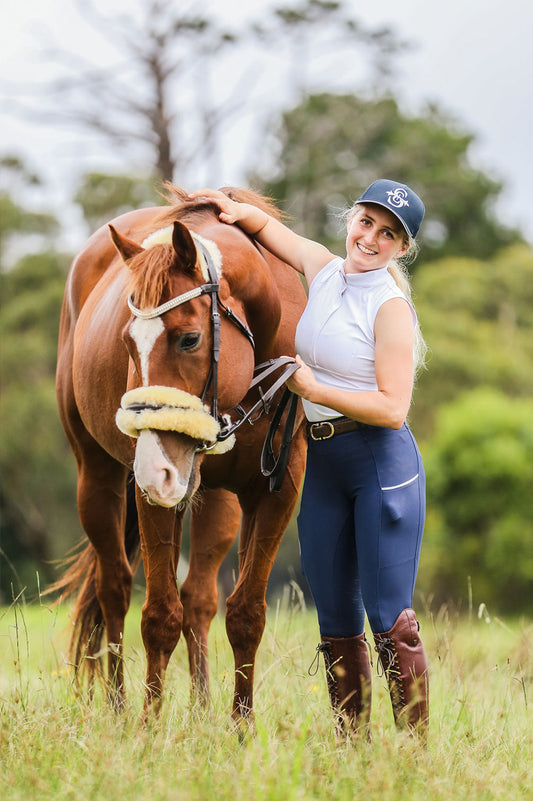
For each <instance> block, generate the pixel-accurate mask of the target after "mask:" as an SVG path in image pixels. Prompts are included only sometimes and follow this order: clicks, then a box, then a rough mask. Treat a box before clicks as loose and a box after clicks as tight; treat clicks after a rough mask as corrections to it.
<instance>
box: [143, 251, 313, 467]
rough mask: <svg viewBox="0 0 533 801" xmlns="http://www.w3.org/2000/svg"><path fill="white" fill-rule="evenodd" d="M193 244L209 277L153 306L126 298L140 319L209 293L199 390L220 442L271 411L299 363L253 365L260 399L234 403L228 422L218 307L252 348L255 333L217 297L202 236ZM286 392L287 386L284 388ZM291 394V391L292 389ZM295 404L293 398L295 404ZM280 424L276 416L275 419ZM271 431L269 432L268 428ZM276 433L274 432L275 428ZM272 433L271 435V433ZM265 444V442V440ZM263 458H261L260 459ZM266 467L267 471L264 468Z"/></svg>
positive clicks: (284, 359) (281, 361)
mask: <svg viewBox="0 0 533 801" xmlns="http://www.w3.org/2000/svg"><path fill="white" fill-rule="evenodd" d="M196 245H197V247H198V248H200V249H201V255H202V257H203V259H204V262H205V265H206V268H207V273H208V276H209V281H207V282H206V283H205V284H202V285H201V286H198V287H195V288H194V289H191V290H189V291H188V292H184V293H182V294H181V295H177V296H176V297H174V298H172V299H171V300H169V301H167V302H166V303H163V304H161V305H160V306H157V307H156V308H154V309H149V310H146V311H145V310H141V309H138V308H137V307H136V306H135V304H134V303H133V300H132V298H131V297H130V298H128V306H129V308H130V311H131V312H132V314H133V315H134V316H135V317H139V318H140V319H143V320H151V319H154V318H155V317H161V316H162V315H163V314H165V313H166V312H168V311H170V310H171V309H175V308H176V307H177V306H180V305H181V304H182V303H187V302H188V301H190V300H193V299H194V298H197V297H200V296H201V295H210V297H211V313H210V318H211V332H212V347H211V366H210V369H209V374H208V376H207V380H206V384H205V387H204V390H203V392H202V396H201V399H202V402H203V403H207V397H208V395H209V394H210V395H211V399H210V409H211V416H212V417H214V418H215V420H217V422H218V423H219V425H220V430H219V433H218V434H217V442H221V441H223V440H226V439H228V437H230V436H231V435H232V434H234V433H235V431H236V430H237V429H238V428H240V426H241V425H242V424H243V423H245V422H249V423H251V424H253V423H255V422H256V420H258V419H259V418H260V417H262V416H263V415H266V414H268V412H269V411H270V407H271V404H272V400H273V398H274V396H275V395H276V393H277V391H278V390H279V389H280V388H281V386H282V385H283V384H284V383H285V381H286V380H287V379H288V378H289V377H290V376H291V375H292V374H293V373H294V372H295V371H296V370H297V369H298V364H297V363H296V362H295V360H294V359H293V358H292V357H290V356H281V357H279V358H277V359H271V360H269V361H267V362H263V363H262V364H259V365H257V366H256V367H255V370H254V373H256V376H255V378H254V379H253V381H252V382H251V384H250V387H249V389H253V388H254V387H256V386H257V387H258V391H259V396H260V397H259V400H258V401H257V403H255V404H254V405H253V406H252V407H251V409H249V410H248V411H247V412H245V411H244V409H243V408H242V407H241V406H236V407H235V409H234V411H236V412H237V414H238V415H239V416H240V419H238V420H237V421H236V422H235V423H233V424H231V423H229V422H228V420H227V419H226V418H225V417H223V416H221V415H220V414H219V412H218V362H219V356H220V311H219V309H220V310H221V311H222V313H223V314H224V316H225V317H226V318H227V319H228V320H229V321H230V322H231V323H233V325H235V326H236V327H237V328H238V329H239V331H241V333H242V334H243V335H244V336H245V337H246V339H247V340H248V341H249V342H250V344H251V346H252V348H255V341H254V336H253V334H252V332H251V331H250V329H249V328H248V326H247V325H246V323H244V322H243V321H242V320H240V319H239V317H237V315H236V314H234V313H233V312H232V311H231V309H230V308H229V307H228V306H226V305H225V304H224V303H223V302H222V301H221V300H220V297H219V292H220V284H219V281H218V275H217V271H216V267H215V265H214V263H213V259H212V257H211V254H210V252H209V250H208V249H207V248H206V247H205V246H204V245H203V243H202V241H201V240H196ZM280 368H284V369H283V372H282V374H281V375H280V376H279V377H278V378H277V380H276V381H274V383H273V384H272V385H271V386H270V387H269V388H268V389H267V390H266V391H264V392H263V390H262V389H261V387H260V386H259V384H260V382H261V381H262V380H263V379H265V378H266V377H268V376H270V375H271V374H272V373H274V372H275V371H276V370H278V369H280ZM287 392H288V390H287ZM291 394H292V393H291ZM291 405H294V408H295V405H296V404H295V402H294V404H291ZM141 406H142V404H137V405H136V410H137V411H139V409H140V407H141ZM146 408H152V409H153V408H155V407H154V406H153V404H147V405H146ZM277 424H278V425H279V420H278V421H277ZM269 433H270V432H269ZM274 433H275V432H274ZM272 436H273V435H272ZM215 444H216V443H213V444H211V445H207V444H205V443H204V444H203V445H202V446H200V447H199V448H197V451H198V452H201V451H206V450H210V449H211V448H213V447H214V446H215ZM265 444H266V443H265ZM262 461H263V460H262ZM265 470H266V472H265ZM265 470H263V473H264V475H267V476H270V475H271V473H272V470H271V469H270V467H267V468H265Z"/></svg>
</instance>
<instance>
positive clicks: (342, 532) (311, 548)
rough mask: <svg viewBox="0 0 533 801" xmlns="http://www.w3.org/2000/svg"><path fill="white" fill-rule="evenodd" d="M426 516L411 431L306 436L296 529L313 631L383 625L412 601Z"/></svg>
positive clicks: (334, 633)
mask: <svg viewBox="0 0 533 801" xmlns="http://www.w3.org/2000/svg"><path fill="white" fill-rule="evenodd" d="M424 518H425V475H424V467H423V465H422V459H421V457H420V453H419V450H418V447H417V444H416V442H415V439H414V437H413V435H412V433H411V431H410V430H409V428H408V427H407V426H406V425H404V426H403V427H402V428H401V429H399V430H393V429H391V428H381V427H378V426H364V427H362V428H361V429H358V430H357V431H350V432H346V433H343V434H336V435H335V436H334V437H331V439H328V440H322V441H319V442H315V441H313V440H312V439H309V446H308V453H307V469H306V475H305V482H304V488H303V494H302V503H301V508H300V514H299V516H298V533H299V538H300V550H301V558H302V568H303V572H304V574H305V576H306V578H307V581H308V582H309V586H310V589H311V593H312V595H313V599H314V601H315V604H316V607H317V612H318V621H319V626H320V632H321V634H323V635H327V636H330V637H353V636H355V635H358V634H361V632H362V631H363V629H364V620H365V611H366V614H367V616H368V620H369V623H370V626H371V628H372V631H374V632H384V631H388V630H389V629H390V628H392V626H393V625H394V622H395V621H396V618H397V617H398V615H399V614H400V612H401V611H402V610H403V609H407V608H409V607H411V605H412V598H413V591H414V586H415V580H416V573H417V569H418V559H419V554H420V545H421V541H422V532H423V528H424Z"/></svg>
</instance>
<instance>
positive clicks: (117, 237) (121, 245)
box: [108, 225, 144, 264]
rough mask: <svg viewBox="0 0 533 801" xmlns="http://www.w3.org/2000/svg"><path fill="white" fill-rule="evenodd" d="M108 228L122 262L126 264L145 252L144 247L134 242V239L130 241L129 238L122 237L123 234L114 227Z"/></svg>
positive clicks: (109, 226)
mask: <svg viewBox="0 0 533 801" xmlns="http://www.w3.org/2000/svg"><path fill="white" fill-rule="evenodd" d="M108 228H109V233H110V234H111V239H112V240H113V244H114V245H115V247H116V249H117V250H118V252H119V253H120V255H121V257H122V261H124V262H125V263H126V264H127V263H128V261H129V260H130V259H132V258H133V257H134V256H137V254H138V253H142V252H143V249H144V248H143V247H142V245H139V244H138V243H137V242H134V241H133V239H128V238H127V237H125V236H122V234H119V232H118V231H117V229H116V228H114V227H113V226H112V225H108Z"/></svg>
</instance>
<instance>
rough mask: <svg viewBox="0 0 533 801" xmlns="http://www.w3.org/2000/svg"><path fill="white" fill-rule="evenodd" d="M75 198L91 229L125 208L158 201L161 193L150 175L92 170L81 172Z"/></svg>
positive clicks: (120, 212)
mask: <svg viewBox="0 0 533 801" xmlns="http://www.w3.org/2000/svg"><path fill="white" fill-rule="evenodd" d="M74 201H75V202H76V203H78V205H79V206H80V207H81V209H82V211H83V216H84V218H85V221H86V222H87V225H88V227H89V229H90V231H91V232H92V231H94V230H96V229H97V228H99V227H100V226H101V225H104V224H105V223H106V222H109V220H111V219H112V218H113V217H117V216H118V215H119V214H123V213H124V212H126V211H130V210H131V209H138V208H141V207H142V206H156V205H159V204H160V203H161V197H160V196H159V195H158V193H157V192H156V184H155V182H154V180H153V179H151V178H148V177H135V176H131V175H123V174H113V175H109V174H105V173H100V172H91V173H87V174H86V175H83V176H82V178H81V180H80V183H79V186H78V190H77V192H76V194H75V196H74Z"/></svg>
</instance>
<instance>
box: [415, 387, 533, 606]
mask: <svg viewBox="0 0 533 801" xmlns="http://www.w3.org/2000/svg"><path fill="white" fill-rule="evenodd" d="M424 459H425V463H426V473H427V478H428V509H429V512H428V522H427V526H426V535H425V536H426V542H425V544H424V547H423V549H422V551H423V556H422V564H421V571H420V574H421V576H420V582H419V587H420V589H421V590H422V591H424V590H425V592H426V593H427V594H431V595H432V596H433V598H434V600H436V601H437V602H446V601H450V600H455V601H458V600H460V599H461V598H465V597H466V596H467V589H468V584H469V582H471V586H472V590H473V596H474V599H475V601H476V603H478V604H479V603H485V604H487V605H489V606H490V605H492V606H493V607H494V608H496V610H498V611H500V612H520V611H522V610H524V609H527V608H530V607H531V603H532V602H533V506H532V504H531V487H532V486H533V402H532V401H531V400H530V398H514V399H512V398H509V397H508V396H506V395H504V394H503V393H501V392H498V391H496V390H492V389H487V388H479V389H477V390H473V391H471V392H468V393H465V394H464V395H463V396H461V397H460V398H458V399H457V400H455V401H452V402H451V403H449V404H447V405H444V406H443V407H441V408H440V409H439V411H438V414H437V421H436V426H435V434H434V436H433V438H432V441H431V447H430V448H428V450H427V453H426V452H425V453H424Z"/></svg>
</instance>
